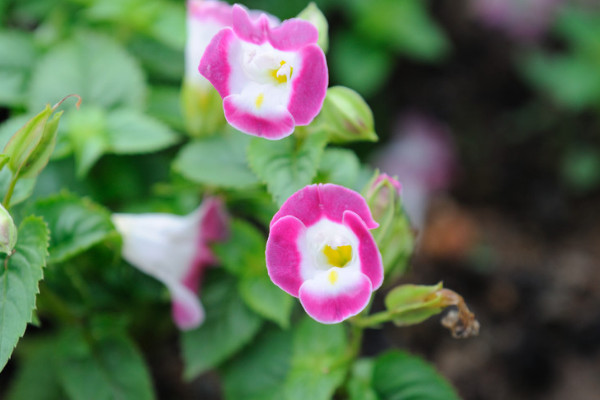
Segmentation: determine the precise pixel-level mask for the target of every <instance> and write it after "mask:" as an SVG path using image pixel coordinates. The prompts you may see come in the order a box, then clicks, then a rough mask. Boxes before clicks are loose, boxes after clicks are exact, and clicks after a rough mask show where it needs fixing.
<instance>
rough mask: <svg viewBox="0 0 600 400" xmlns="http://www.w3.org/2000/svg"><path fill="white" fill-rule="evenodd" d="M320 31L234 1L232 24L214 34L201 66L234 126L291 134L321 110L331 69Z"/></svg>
mask: <svg viewBox="0 0 600 400" xmlns="http://www.w3.org/2000/svg"><path fill="white" fill-rule="evenodd" d="M318 38H319V33H318V31H317V28H315V26H314V25H312V24H311V23H310V22H307V21H303V20H299V19H289V20H287V21H284V22H283V23H282V24H281V25H278V26H273V24H272V23H271V21H270V19H269V17H268V16H267V15H266V14H261V15H260V16H259V17H255V18H253V17H252V16H251V15H249V13H248V11H247V10H246V9H245V8H244V7H242V6H240V5H237V4H236V5H234V6H233V12H232V27H231V28H224V29H222V30H221V31H220V32H219V33H218V34H217V35H215V36H214V37H213V39H212V40H211V42H210V44H209V45H208V47H207V48H206V51H205V52H204V55H203V56H202V59H201V61H200V66H199V68H198V69H199V71H200V73H201V74H202V75H203V76H204V77H205V78H206V79H208V80H209V81H210V82H211V83H212V84H213V86H214V87H215V88H216V89H217V91H218V92H219V94H220V95H221V97H222V98H223V108H224V111H225V118H226V119H227V121H228V122H229V123H230V124H231V125H232V126H233V127H234V128H236V129H238V130H240V131H242V132H245V133H248V134H250V135H254V136H260V137H264V138H266V139H273V140H274V139H281V138H283V137H285V136H288V135H290V134H291V133H292V132H293V131H294V127H295V126H296V125H308V124H309V123H310V122H311V121H312V120H313V118H314V117H315V116H316V115H317V114H318V113H319V111H320V110H321V106H322V105H323V100H324V99H325V94H326V91H327V84H328V72H327V62H326V60H325V54H324V53H323V50H321V48H320V47H319V46H318V45H317V40H318Z"/></svg>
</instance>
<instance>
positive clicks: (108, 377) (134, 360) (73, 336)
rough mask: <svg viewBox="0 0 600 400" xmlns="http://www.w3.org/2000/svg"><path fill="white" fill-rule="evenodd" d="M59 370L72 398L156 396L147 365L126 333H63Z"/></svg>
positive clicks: (123, 398) (139, 397)
mask: <svg viewBox="0 0 600 400" xmlns="http://www.w3.org/2000/svg"><path fill="white" fill-rule="evenodd" d="M57 358H58V367H57V371H58V374H59V377H60V380H61V382H62V385H63V387H64V389H65V391H66V392H67V394H68V395H69V398H70V399H72V400H79V399H81V400H88V399H97V400H104V399H106V400H110V399H122V400H127V399H131V400H138V399H139V400H143V399H153V398H154V397H155V396H154V392H153V389H152V383H151V380H150V374H149V372H148V368H147V367H146V365H145V363H144V359H143V358H142V356H141V354H140V353H139V351H138V350H137V349H136V347H135V345H134V344H133V343H132V342H131V340H130V339H129V338H128V337H127V336H125V335H124V334H123V333H117V332H111V333H106V332H103V333H97V334H96V333H94V332H92V333H90V332H82V331H80V330H75V329H73V330H70V331H66V332H64V333H63V337H62V343H61V345H60V347H59V348H58V349H57Z"/></svg>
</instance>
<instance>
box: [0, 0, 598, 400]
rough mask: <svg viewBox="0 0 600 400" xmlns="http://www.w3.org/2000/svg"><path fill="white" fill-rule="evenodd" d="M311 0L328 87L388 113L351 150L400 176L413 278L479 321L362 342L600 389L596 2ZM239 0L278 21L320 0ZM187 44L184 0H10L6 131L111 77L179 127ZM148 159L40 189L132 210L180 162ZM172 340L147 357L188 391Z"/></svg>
mask: <svg viewBox="0 0 600 400" xmlns="http://www.w3.org/2000/svg"><path fill="white" fill-rule="evenodd" d="M316 3H317V5H318V6H319V7H320V8H321V9H322V10H323V12H324V13H325V15H326V16H327V18H328V20H329V34H330V44H329V51H328V53H327V58H328V63H329V68H330V82H331V85H344V86H348V87H350V88H353V89H355V90H356V91H358V92H359V93H360V94H361V95H362V96H363V97H364V98H365V99H366V100H367V102H368V103H369V104H370V106H371V108H372V110H373V113H374V115H375V124H376V131H377V133H378V135H379V137H380V141H379V142H378V143H375V144H357V145H353V146H352V148H353V149H354V150H356V151H357V153H359V155H360V156H361V158H362V159H363V160H365V161H366V162H368V163H370V164H371V165H373V166H376V167H379V168H381V169H382V170H383V171H385V172H387V173H388V174H390V175H397V176H398V177H399V178H400V180H401V181H402V183H403V185H404V189H403V190H404V201H405V205H406V208H407V211H408V213H409V214H410V216H411V219H412V221H413V223H414V225H415V230H416V231H417V232H418V249H417V252H416V254H415V256H414V259H413V262H412V268H411V269H410V272H409V273H408V274H407V275H405V276H404V277H403V278H402V280H401V281H402V282H411V283H418V284H433V283H436V282H438V281H440V280H441V281H443V282H444V285H445V286H446V287H448V288H450V289H453V290H455V291H457V292H459V293H460V294H462V295H463V296H464V298H465V300H466V301H467V303H468V304H469V306H470V307H471V309H472V310H473V311H474V312H475V313H476V315H477V317H478V319H479V321H480V323H481V327H482V328H481V332H480V335H479V337H476V338H472V339H468V340H465V341H458V340H454V339H452V338H451V337H450V335H449V334H448V333H447V331H446V330H444V329H442V328H441V327H440V326H439V320H437V319H436V318H433V319H432V320H429V321H427V322H426V323H424V324H421V325H418V326H415V327H409V328H404V329H399V328H396V327H392V326H390V327H388V329H384V330H383V331H381V332H380V331H369V334H368V335H367V337H366V343H365V348H366V350H365V351H366V352H367V353H375V352H378V351H380V350H381V349H383V348H387V347H389V346H399V347H403V348H406V349H408V350H409V351H411V352H414V353H418V354H421V355H423V356H424V357H426V358H427V359H429V360H430V361H431V362H433V363H434V364H435V366H436V367H437V368H438V369H439V370H440V372H441V373H442V374H444V375H445V376H446V377H448V378H449V379H450V380H451V381H452V382H453V384H454V385H455V386H456V387H457V389H458V391H459V393H460V394H461V396H463V397H464V398H465V399H467V400H476V399H492V400H493V399H517V400H518V399H546V400H548V399H549V400H554V399H556V400H558V399H567V398H568V399H572V400H584V399H593V398H597V397H598V396H599V394H600V379H598V377H599V376H600V351H599V349H600V341H599V340H598V338H600V290H599V289H600V268H599V267H600V265H599V263H598V259H599V256H600V254H599V253H600V207H599V206H598V203H599V201H600V4H598V1H597V0H588V1H585V0H581V1H567V0H431V1H423V0H321V1H316ZM244 4H245V5H246V6H248V7H249V8H254V9H262V10H266V11H268V12H270V13H272V14H274V15H276V16H278V17H280V18H281V19H285V18H289V17H293V16H295V15H296V14H297V13H298V12H300V11H301V10H302V9H303V8H304V7H305V6H306V5H307V4H306V2H305V1H304V0H288V1H285V2H282V1H277V0H255V1H252V0H248V1H245V2H244ZM90 32H92V33H90ZM86 35H100V36H102V37H103V38H108V39H106V40H105V39H103V40H104V41H102V42H101V43H100V42H96V41H95V39H94V40H91V41H90V42H87V41H86V40H85V38H86V37H89V36H86ZM81 38H84V39H83V40H82V39H81ZM78 40H79V42H78V43H79V44H78V45H76V46H70V47H68V46H66V45H65V44H64V43H66V42H68V41H76V42H77V41H78ZM89 43H92V44H91V45H88V44H89ZM107 43H108V44H107ZM184 45H185V3H184V2H183V1H179V0H177V1H176V0H172V1H170V0H119V1H118V0H0V121H1V122H3V124H2V125H1V126H0V136H1V135H3V134H4V135H6V132H8V131H10V130H11V129H12V128H9V127H15V126H17V127H18V126H19V123H16V122H15V121H16V120H19V118H22V115H30V114H32V113H36V112H37V111H38V109H40V107H41V105H43V104H44V103H45V101H46V100H44V99H46V98H49V97H52V96H53V97H55V98H57V99H58V98H61V97H63V96H64V94H66V93H65V87H69V88H70V89H71V88H72V90H74V91H77V92H78V93H80V94H81V95H82V97H83V98H84V102H85V101H86V100H87V101H89V99H91V101H92V103H94V104H96V105H99V106H101V107H106V108H111V107H117V106H119V105H118V104H113V103H111V101H112V100H111V97H110V93H109V94H108V95H107V94H106V93H105V92H106V90H107V88H111V87H113V88H114V87H115V86H116V87H120V88H121V89H122V90H124V91H127V93H129V97H128V100H127V101H129V102H130V105H133V106H135V107H138V108H139V109H142V110H143V111H144V112H145V113H146V114H148V115H152V116H153V117H155V118H158V119H160V120H162V121H163V122H164V123H166V124H168V125H169V126H170V127H171V128H173V129H175V130H178V129H179V130H181V129H182V121H181V119H180V118H179V117H178V116H179V115H180V111H179V90H180V85H181V79H182V76H183V68H184V62H183V48H184ZM88 52H89V53H88ZM65 60H66V61H65ZM64 65H68V66H69V67H68V68H66V70H65V68H64V67H62V66H64ZM81 71H85V72H81ZM99 71H103V72H102V73H100V72H99ZM107 71H108V72H107ZM110 74H112V75H110ZM97 77H101V79H99V80H97V79H96V78H97ZM87 81H92V82H94V81H96V82H95V84H94V85H92V86H91V87H85V83H86V82H87ZM78 85H79V86H78ZM68 91H69V92H70V91H71V90H68ZM103 96H104V97H103ZM20 121H21V122H20V123H22V121H23V119H21V120H20ZM79 122H81V121H79ZM15 124H16V125H15ZM71 124H73V122H72V121H71ZM80 128H81V127H80ZM84 128H86V127H85V126H84ZM87 129H88V130H89V129H91V128H90V127H87ZM84 130H85V129H84ZM13 131H14V129H13ZM60 149H61V147H60V143H59V147H58V151H60ZM76 151H77V150H76V149H75V152H76ZM172 154H173V153H172V152H171V153H169V152H166V153H163V154H159V155H158V156H159V157H171V156H172ZM76 156H77V154H76ZM149 160H150V159H149V158H147V157H146V156H138V157H130V158H128V159H127V160H125V159H124V158H122V157H118V156H111V155H109V156H107V157H103V158H102V159H101V160H100V161H99V162H98V163H97V164H96V165H94V166H93V168H92V167H91V166H88V167H89V168H91V170H90V175H89V176H88V178H87V179H86V180H85V181H81V180H79V181H78V180H77V178H76V176H77V174H78V173H79V171H76V170H75V169H74V167H73V165H71V164H72V163H71V164H69V163H62V164H61V163H60V162H57V163H53V164H52V165H51V168H49V171H50V172H47V174H46V175H45V178H44V180H43V181H40V183H39V184H38V186H40V188H36V190H37V191H39V192H40V193H43V192H46V193H48V192H51V191H55V190H57V189H59V188H60V186H61V185H67V184H68V185H70V189H71V190H75V191H78V192H83V193H86V194H88V195H90V196H92V197H93V198H94V199H95V200H97V201H99V202H102V203H104V204H108V205H109V206H111V208H113V209H114V208H119V204H116V203H115V202H116V201H123V199H126V200H128V201H130V202H131V203H132V204H134V203H135V202H136V201H141V200H142V199H146V198H147V197H148V195H149V193H150V189H148V188H150V187H152V184H154V183H156V182H158V181H160V180H161V179H164V178H165V176H167V175H168V173H169V172H168V170H167V169H165V168H166V167H160V166H157V164H155V163H151V162H150V161H149ZM125 165H127V167H128V168H122V167H123V166H125ZM161 165H168V164H167V163H162V164H161ZM80 167H81V166H80ZM117 171H118V173H116V172H117ZM69 180H70V183H69ZM109 181H110V182H111V185H109V186H107V185H106V183H107V182H109ZM73 182H77V183H73ZM107 188H108V190H107ZM130 208H134V207H130ZM381 297H383V296H381ZM163 352H169V354H171V355H169V356H165V355H164V354H162V355H156V354H150V355H149V356H148V357H149V362H150V363H151V365H152V368H153V371H152V372H153V375H154V378H155V381H156V382H157V385H158V390H159V393H173V391H172V390H175V389H174V387H175V386H177V385H180V384H179V383H177V382H176V380H177V378H174V377H176V376H177V374H176V372H169V371H165V370H164V367H162V365H161V364H164V359H165V357H166V358H169V357H170V358H175V357H176V354H177V353H176V349H165V350H164V351H163ZM155 353H158V352H157V351H155ZM167 365H168V364H167ZM161 367H162V368H161ZM10 373H11V372H10V369H8V370H7V371H6V372H5V373H4V374H3V376H0V397H1V394H2V389H1V388H2V386H3V381H4V383H6V382H7V381H8V379H9V377H10ZM201 379H203V380H204V383H206V382H209V383H210V382H212V380H211V378H210V377H208V378H207V377H204V378H201ZM190 385H192V384H190ZM179 390H181V393H182V396H181V398H184V397H185V396H184V394H183V393H186V392H185V390H184V389H179Z"/></svg>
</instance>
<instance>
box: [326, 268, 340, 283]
mask: <svg viewBox="0 0 600 400" xmlns="http://www.w3.org/2000/svg"><path fill="white" fill-rule="evenodd" d="M338 277H339V275H338V272H337V271H336V270H335V269H332V270H331V271H329V275H327V279H329V283H331V284H332V285H334V284H335V283H336V282H337V280H338Z"/></svg>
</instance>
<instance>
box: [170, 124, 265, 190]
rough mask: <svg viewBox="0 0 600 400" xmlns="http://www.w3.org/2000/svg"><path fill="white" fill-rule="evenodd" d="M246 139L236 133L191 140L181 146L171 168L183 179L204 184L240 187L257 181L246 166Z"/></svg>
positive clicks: (248, 138) (247, 138)
mask: <svg viewBox="0 0 600 400" xmlns="http://www.w3.org/2000/svg"><path fill="white" fill-rule="evenodd" d="M249 141H250V137H249V136H248V135H244V134H242V133H239V132H232V133H223V134H219V135H217V136H213V137H209V138H205V139H199V140H195V141H193V142H190V143H189V144H187V145H186V146H184V147H183V148H182V149H181V151H180V152H179V154H178V155H177V158H176V159H175V161H174V162H173V168H174V169H175V170H176V171H177V172H179V173H180V174H181V175H183V176H184V177H186V178H187V179H189V180H191V181H193V182H196V183H200V184H205V185H215V186H222V187H230V188H243V187H247V186H250V185H255V184H256V183H257V182H258V180H257V179H256V176H255V175H254V174H253V173H252V171H251V170H250V169H249V168H248V165H247V163H246V148H247V147H248V142H249Z"/></svg>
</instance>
